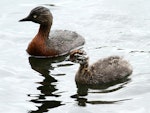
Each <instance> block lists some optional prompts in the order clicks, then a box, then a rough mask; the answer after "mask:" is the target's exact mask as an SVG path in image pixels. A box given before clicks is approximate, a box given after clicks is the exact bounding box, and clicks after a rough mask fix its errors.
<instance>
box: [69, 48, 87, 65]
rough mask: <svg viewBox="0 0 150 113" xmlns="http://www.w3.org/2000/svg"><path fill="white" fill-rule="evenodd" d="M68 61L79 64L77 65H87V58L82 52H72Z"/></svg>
mask: <svg viewBox="0 0 150 113" xmlns="http://www.w3.org/2000/svg"><path fill="white" fill-rule="evenodd" d="M69 59H70V61H72V62H75V63H79V64H81V65H82V64H85V63H88V59H89V58H88V56H87V54H86V52H85V51H83V50H74V51H72V52H71V53H70V58H69Z"/></svg>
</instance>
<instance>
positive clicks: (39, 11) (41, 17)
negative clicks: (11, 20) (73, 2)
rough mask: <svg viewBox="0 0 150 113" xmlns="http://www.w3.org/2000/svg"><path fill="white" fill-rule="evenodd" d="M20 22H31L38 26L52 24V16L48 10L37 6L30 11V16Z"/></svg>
mask: <svg viewBox="0 0 150 113" xmlns="http://www.w3.org/2000/svg"><path fill="white" fill-rule="evenodd" d="M22 21H32V22H35V23H39V24H43V25H44V24H47V25H48V24H52V21H53V16H52V14H51V12H50V10H49V9H48V8H46V7H43V6H38V7H36V8H34V9H32V10H31V12H30V14H29V15H28V16H27V17H26V18H23V19H21V20H20V22H22Z"/></svg>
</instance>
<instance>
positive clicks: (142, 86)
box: [0, 0, 150, 113]
mask: <svg viewBox="0 0 150 113" xmlns="http://www.w3.org/2000/svg"><path fill="white" fill-rule="evenodd" d="M39 5H43V6H46V7H48V8H49V9H50V10H51V12H52V13H53V16H54V23H53V27H52V29H68V30H73V31H76V32H78V33H79V34H81V35H82V36H84V37H85V39H86V44H85V46H84V49H85V50H86V52H87V53H88V55H89V57H90V64H91V63H93V62H95V61H96V60H98V59H100V58H103V57H106V56H109V55H121V56H124V57H125V58H126V59H127V60H129V61H130V63H131V64H132V66H133V70H134V71H133V74H132V76H130V77H129V79H128V80H126V81H124V82H123V83H119V84H116V85H113V86H110V87H107V88H102V89H88V88H86V87H79V88H77V87H76V84H75V81H74V76H75V73H76V72H77V70H78V67H79V65H78V64H74V63H71V62H69V61H64V59H65V57H59V58H54V59H41V58H34V57H30V56H29V55H28V54H27V53H26V51H25V50H26V48H27V45H28V43H29V42H30V41H31V39H32V38H33V37H34V35H35V34H36V33H37V31H38V27H39V25H37V24H35V23H31V22H25V23H19V22H18V20H19V19H22V18H24V17H25V16H27V14H28V13H29V12H30V10H31V9H32V8H34V7H36V6H39ZM149 6H150V1H149V0H132V1H131V0H111V1H110V0H96V1H92V0H78V1H76V0H61V1H60V0H59V1H58V0H55V1H54V0H42V1H36V0H33V1H29V0H21V1H13V0H9V1H8V0H5V1H1V2H0V7H1V10H0V42H1V45H0V52H1V54H0V59H1V60H0V76H1V79H0V100H1V101H0V112H1V113H42V112H45V113H77V112H80V113H97V112H101V113H110V112H111V113H149V112H150V108H149V106H150V103H149V101H150V98H149V96H150V76H149V75H150V70H149V69H150V60H149V59H150V30H149V29H150V13H149V10H150V7H149Z"/></svg>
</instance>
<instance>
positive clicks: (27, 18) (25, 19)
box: [19, 16, 31, 22]
mask: <svg viewBox="0 0 150 113" xmlns="http://www.w3.org/2000/svg"><path fill="white" fill-rule="evenodd" d="M24 21H31V18H30V16H27V17H26V18H23V19H21V20H19V22H24Z"/></svg>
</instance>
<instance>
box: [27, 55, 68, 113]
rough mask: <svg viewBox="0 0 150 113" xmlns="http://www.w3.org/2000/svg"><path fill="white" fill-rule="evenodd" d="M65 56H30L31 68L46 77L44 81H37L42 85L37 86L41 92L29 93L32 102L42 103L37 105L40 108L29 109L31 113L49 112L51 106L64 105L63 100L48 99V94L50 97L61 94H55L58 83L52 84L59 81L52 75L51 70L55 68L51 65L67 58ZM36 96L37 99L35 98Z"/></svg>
mask: <svg viewBox="0 0 150 113" xmlns="http://www.w3.org/2000/svg"><path fill="white" fill-rule="evenodd" d="M65 58H66V57H65V56H63V57H57V58H35V57H29V63H30V65H31V68H32V69H33V70H35V71H37V72H39V73H40V74H41V76H43V77H44V79H43V81H41V82H37V83H38V84H40V86H38V87H37V90H39V91H40V92H41V93H40V94H38V95H32V94H28V96H29V97H31V98H32V99H31V100H30V102H33V103H35V104H36V105H37V104H40V106H37V107H38V109H37V110H34V111H29V113H43V112H47V111H48V110H49V109H51V108H55V107H58V106H61V105H63V104H62V102H61V101H56V100H46V97H47V96H50V97H59V96H61V95H60V94H54V92H55V91H57V90H58V89H56V85H54V84H52V83H54V82H57V80H56V79H55V78H54V77H52V76H51V75H50V70H54V67H53V66H52V65H51V64H52V63H57V62H61V61H64V60H65ZM35 98H36V99H35Z"/></svg>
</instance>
